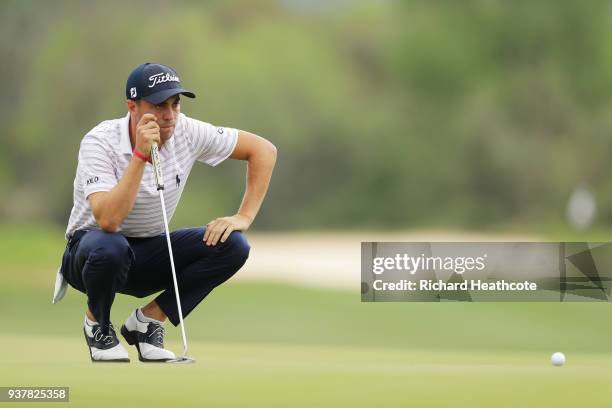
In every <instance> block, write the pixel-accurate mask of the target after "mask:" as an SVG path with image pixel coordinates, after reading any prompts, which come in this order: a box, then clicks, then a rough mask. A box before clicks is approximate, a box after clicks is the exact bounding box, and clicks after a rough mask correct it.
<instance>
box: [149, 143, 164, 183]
mask: <svg viewBox="0 0 612 408" xmlns="http://www.w3.org/2000/svg"><path fill="white" fill-rule="evenodd" d="M151 161H152V162H153V175H154V176H155V184H156V185H157V191H159V190H163V189H164V176H163V175H162V169H161V161H160V160H159V148H158V147H157V144H153V146H152V147H151Z"/></svg>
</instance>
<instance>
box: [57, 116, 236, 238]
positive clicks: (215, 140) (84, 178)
mask: <svg viewBox="0 0 612 408" xmlns="http://www.w3.org/2000/svg"><path fill="white" fill-rule="evenodd" d="M129 122H130V115H129V113H128V114H127V115H126V116H125V117H123V118H120V119H113V120H107V121H104V122H102V123H100V124H99V125H98V126H96V127H95V128H93V129H92V130H91V131H89V132H88V133H87V134H86V135H85V137H84V138H83V140H82V141H81V148H80V150H79V163H78V166H77V172H76V177H75V179H74V205H73V207H72V211H71V213H70V220H69V221H68V228H67V229H66V239H69V238H70V237H71V236H72V234H73V233H74V231H76V230H78V229H100V227H99V226H98V224H97V223H96V220H95V218H94V216H93V214H92V211H91V207H90V205H89V201H88V200H87V197H88V196H89V195H90V194H92V193H95V192H99V191H110V190H111V189H112V188H113V187H114V186H115V185H116V184H117V183H118V182H119V180H120V179H121V177H123V173H124V172H125V169H126V168H127V166H128V164H129V162H130V160H131V159H132V147H131V143H130V136H129ZM237 140H238V130H236V129H231V128H223V127H215V126H213V125H211V124H209V123H205V122H201V121H199V120H196V119H192V118H189V117H187V116H185V115H184V114H182V113H181V114H180V115H179V117H178V120H177V124H176V127H175V129H174V134H173V136H172V137H171V138H170V139H169V140H167V141H166V143H165V144H164V145H163V147H162V148H161V149H160V151H159V154H160V160H161V163H162V174H163V176H164V187H165V188H164V199H165V200H164V201H165V203H166V210H167V212H168V218H169V219H168V222H170V219H171V218H172V215H173V214H174V211H175V210H176V206H177V204H178V202H179V199H180V197H181V193H182V192H183V189H184V188H185V183H186V182H187V178H188V176H189V173H190V171H191V167H192V166H193V164H194V163H195V162H196V161H200V162H203V163H206V164H208V165H211V166H216V165H217V164H219V163H221V162H222V161H224V160H225V159H227V158H228V157H229V156H230V155H231V154H232V152H233V151H234V148H235V147H236V142H237ZM120 231H121V232H122V234H123V235H125V236H127V237H152V236H156V235H159V234H161V233H163V232H164V221H163V218H162V210H161V204H160V201H159V193H158V192H157V188H156V185H155V178H154V175H153V166H152V165H151V164H149V163H147V164H146V167H145V170H144V174H143V176H142V181H141V183H140V190H139V191H138V195H137V197H136V202H135V204H134V207H133V208H132V211H131V212H130V213H129V215H128V216H127V218H125V220H124V221H123V224H121V227H120Z"/></svg>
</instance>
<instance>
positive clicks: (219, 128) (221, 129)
mask: <svg viewBox="0 0 612 408" xmlns="http://www.w3.org/2000/svg"><path fill="white" fill-rule="evenodd" d="M217 133H219V134H220V135H222V134H223V128H222V127H218V128H217Z"/></svg>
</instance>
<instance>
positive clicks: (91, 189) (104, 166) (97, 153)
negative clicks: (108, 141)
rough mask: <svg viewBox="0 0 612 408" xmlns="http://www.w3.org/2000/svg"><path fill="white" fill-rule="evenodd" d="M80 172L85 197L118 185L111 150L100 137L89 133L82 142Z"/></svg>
mask: <svg viewBox="0 0 612 408" xmlns="http://www.w3.org/2000/svg"><path fill="white" fill-rule="evenodd" d="M78 174H79V182H80V183H81V186H80V187H81V188H82V189H83V192H84V194H85V199H87V197H89V195H90V194H92V193H97V192H100V191H110V190H112V188H113V187H115V185H117V183H118V180H117V176H116V174H115V169H114V166H113V160H112V158H111V157H110V151H109V149H108V148H105V147H104V143H103V141H102V140H100V139H99V138H98V137H95V136H92V135H87V136H85V138H84V139H83V141H82V142H81V148H80V150H79V164H78Z"/></svg>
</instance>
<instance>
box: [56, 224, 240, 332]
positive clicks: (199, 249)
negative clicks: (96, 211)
mask: <svg viewBox="0 0 612 408" xmlns="http://www.w3.org/2000/svg"><path fill="white" fill-rule="evenodd" d="M205 230H206V229H205V228H186V229H180V230H177V231H173V232H171V233H170V241H171V242H172V251H173V254H174V264H175V267H176V275H177V276H176V278H177V281H178V289H179V294H180V298H181V309H182V311H183V317H186V316H187V315H188V314H189V313H190V312H191V311H192V310H193V309H194V308H195V307H196V306H197V305H198V304H199V303H200V302H201V301H202V300H203V299H204V298H205V297H206V295H208V294H209V293H210V292H211V291H212V290H213V289H214V288H215V287H217V286H219V285H220V284H222V283H223V282H225V281H226V280H228V279H229V278H230V277H231V276H232V275H234V274H235V273H236V272H237V271H238V270H239V269H240V268H241V267H242V265H244V263H245V262H246V260H247V258H248V256H249V251H250V246H249V244H248V242H247V240H246V238H245V237H244V235H243V234H242V233H241V232H239V231H234V232H232V233H231V234H230V236H229V238H228V239H227V240H226V241H225V242H224V243H221V242H217V245H215V246H207V245H206V244H205V243H204V242H203V241H202V239H203V238H204V231H205ZM62 274H63V275H64V278H65V279H66V281H68V283H69V284H70V286H72V287H73V288H75V289H77V290H79V291H80V292H83V293H85V294H87V305H88V306H89V310H91V312H92V313H93V315H94V316H95V318H96V320H97V321H98V322H99V323H100V325H101V329H102V332H103V333H105V334H108V328H109V324H110V311H111V307H112V305H113V301H114V299H115V294H116V293H123V294H126V295H132V296H136V297H138V298H142V297H145V296H149V295H151V294H153V293H156V292H160V291H162V292H161V293H160V294H159V295H158V296H157V297H156V298H155V301H156V302H157V304H158V305H159V307H160V308H161V309H162V310H163V311H164V313H165V314H166V315H167V316H168V319H169V320H170V322H171V323H172V324H173V325H175V326H176V325H178V324H179V316H178V308H177V306H176V296H175V294H174V285H173V282H172V271H171V268H170V256H169V254H168V246H167V243H166V236H165V234H162V235H158V236H156V237H151V238H128V237H125V236H124V235H122V234H121V233H120V232H115V233H109V232H105V231H102V230H79V231H76V232H75V233H74V234H73V236H72V238H71V239H70V241H69V242H68V244H67V245H66V250H65V251H64V256H63V259H62Z"/></svg>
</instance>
